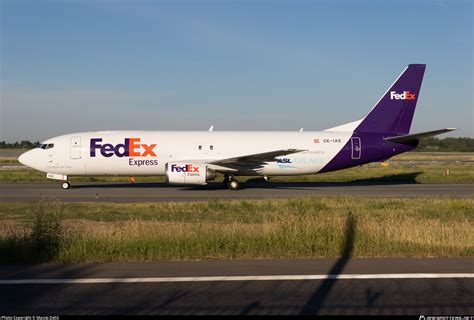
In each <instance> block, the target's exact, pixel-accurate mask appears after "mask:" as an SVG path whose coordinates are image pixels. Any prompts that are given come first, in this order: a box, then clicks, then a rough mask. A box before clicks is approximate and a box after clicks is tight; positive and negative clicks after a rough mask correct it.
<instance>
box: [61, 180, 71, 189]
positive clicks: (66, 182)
mask: <svg viewBox="0 0 474 320" xmlns="http://www.w3.org/2000/svg"><path fill="white" fill-rule="evenodd" d="M70 187H71V184H70V183H69V181H63V183H61V188H63V189H64V190H66V189H69V188H70Z"/></svg>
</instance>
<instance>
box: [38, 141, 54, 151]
mask: <svg viewBox="0 0 474 320" xmlns="http://www.w3.org/2000/svg"><path fill="white" fill-rule="evenodd" d="M39 148H40V149H43V150H46V149H51V148H54V143H42V144H41V145H40V146H39Z"/></svg>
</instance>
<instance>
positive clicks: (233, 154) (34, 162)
mask: <svg viewBox="0 0 474 320" xmlns="http://www.w3.org/2000/svg"><path fill="white" fill-rule="evenodd" d="M424 71H425V65H422V64H412V65H409V66H408V67H407V68H406V69H405V70H404V71H403V72H402V74H401V75H400V76H399V77H398V78H397V80H396V81H395V82H394V83H393V84H392V85H391V86H390V88H389V89H388V90H387V91H386V92H385V94H384V95H383V96H382V97H381V98H380V100H379V101H378V102H377V103H376V104H375V106H374V107H373V108H372V110H371V111H370V112H369V113H368V114H367V116H366V117H364V118H363V119H361V120H358V121H354V122H351V123H348V124H345V125H341V126H338V127H334V128H331V129H327V130H324V131H317V132H218V131H99V132H82V133H73V134H67V135H63V136H59V137H55V138H51V139H48V140H46V141H44V142H43V143H42V144H41V145H40V146H39V147H38V148H36V149H33V150H30V151H27V152H26V153H24V154H22V155H21V156H20V158H19V161H20V162H21V163H22V164H24V165H26V166H29V167H31V168H33V169H36V170H39V171H43V172H46V173H47V174H46V176H47V178H50V179H57V180H62V181H63V184H62V186H63V188H65V189H67V188H69V186H70V183H69V181H68V178H69V177H70V176H75V175H89V176H99V175H101V176H102V175H113V176H116V175H117V176H136V175H150V176H166V181H167V182H169V183H173V184H191V185H202V184H206V183H207V182H209V181H212V180H214V179H215V178H216V175H217V174H221V175H223V176H224V184H225V185H226V186H227V187H228V188H229V189H233V190H235V189H238V188H239V182H238V181H237V180H236V179H235V177H236V176H239V175H246V176H289V175H302V174H315V173H322V172H328V171H334V170H340V169H344V168H349V167H354V166H358V165H362V164H365V163H369V162H373V161H381V160H386V159H388V158H390V157H392V156H394V155H396V154H399V153H402V152H406V151H409V150H412V149H414V148H416V147H417V145H418V143H419V139H420V138H421V137H424V136H433V135H436V134H440V133H444V132H448V131H451V130H454V129H441V130H435V131H430V132H424V133H419V134H409V130H410V126H411V122H412V119H413V115H414V111H415V107H416V103H417V100H418V95H419V92H420V87H421V82H422V79H423V74H424Z"/></svg>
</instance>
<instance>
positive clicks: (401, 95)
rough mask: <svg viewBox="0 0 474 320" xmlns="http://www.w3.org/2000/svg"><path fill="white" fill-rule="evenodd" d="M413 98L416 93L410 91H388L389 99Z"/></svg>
mask: <svg viewBox="0 0 474 320" xmlns="http://www.w3.org/2000/svg"><path fill="white" fill-rule="evenodd" d="M393 99H395V100H415V99H416V94H414V93H412V92H410V91H403V93H397V92H396V91H390V100H393Z"/></svg>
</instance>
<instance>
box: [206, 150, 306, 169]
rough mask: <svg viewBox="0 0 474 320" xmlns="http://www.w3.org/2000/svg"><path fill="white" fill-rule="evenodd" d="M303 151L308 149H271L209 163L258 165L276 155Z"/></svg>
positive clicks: (272, 158) (273, 158) (272, 159)
mask: <svg viewBox="0 0 474 320" xmlns="http://www.w3.org/2000/svg"><path fill="white" fill-rule="evenodd" d="M302 151H306V150H300V149H283V150H275V151H269V152H262V153H254V154H248V155H243V156H238V157H233V158H227V159H219V160H213V161H209V162H208V163H209V164H215V165H220V166H227V165H245V166H252V165H255V166H258V165H261V164H262V163H264V162H270V161H275V158H276V157H281V156H286V155H288V154H292V153H297V152H302Z"/></svg>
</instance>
